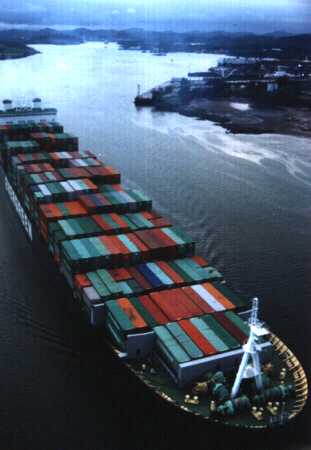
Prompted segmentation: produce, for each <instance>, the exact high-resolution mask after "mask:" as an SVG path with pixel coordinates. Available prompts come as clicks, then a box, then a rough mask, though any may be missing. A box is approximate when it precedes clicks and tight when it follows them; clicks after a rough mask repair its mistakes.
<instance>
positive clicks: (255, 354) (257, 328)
mask: <svg viewBox="0 0 311 450" xmlns="http://www.w3.org/2000/svg"><path fill="white" fill-rule="evenodd" d="M248 323H249V326H250V334H249V338H248V341H247V343H246V344H245V345H244V346H243V350H244V354H243V357H242V360H241V363H240V367H239V370H238V372H237V375H236V378H235V381H234V384H233V387H232V391H231V398H234V397H236V396H237V394H238V392H239V390H240V386H241V383H242V380H243V379H244V378H250V377H255V382H256V387H257V389H258V390H262V376H261V367H260V359H259V352H260V347H259V345H258V336H260V335H261V330H262V324H261V323H260V322H259V320H258V298H254V299H253V301H252V312H251V316H250V318H249V321H248ZM250 361H251V362H252V366H250V364H249V363H250ZM249 371H251V375H249V374H248V373H247V372H249Z"/></svg>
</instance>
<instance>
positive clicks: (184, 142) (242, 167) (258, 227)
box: [0, 44, 311, 450]
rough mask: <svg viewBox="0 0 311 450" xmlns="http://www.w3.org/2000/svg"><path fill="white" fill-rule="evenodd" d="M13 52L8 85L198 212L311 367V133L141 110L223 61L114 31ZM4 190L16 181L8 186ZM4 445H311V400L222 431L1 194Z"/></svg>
mask: <svg viewBox="0 0 311 450" xmlns="http://www.w3.org/2000/svg"><path fill="white" fill-rule="evenodd" d="M38 48H40V49H41V50H42V51H43V53H42V55H37V56H35V57H32V58H28V59H25V60H20V61H7V62H2V63H1V65H0V81H1V87H2V96H3V97H7V96H10V97H12V98H16V97H19V98H21V97H22V96H25V97H27V98H29V97H32V96H34V95H40V96H42V97H43V98H44V99H47V101H48V102H49V104H52V105H55V106H57V107H58V108H59V113H60V114H59V115H60V120H61V122H63V123H64V125H65V126H66V128H67V130H69V131H72V132H74V133H76V134H78V135H79V136H80V137H81V148H83V149H87V148H89V149H92V150H94V151H95V152H96V153H98V154H100V155H102V156H103V158H104V160H105V161H107V162H109V163H110V164H113V165H114V166H116V167H118V168H119V169H120V170H121V172H122V174H123V180H124V182H125V183H126V184H127V185H129V186H135V187H139V188H141V189H143V190H144V191H145V192H146V193H147V194H149V195H150V196H151V197H152V198H153V199H154V204H155V206H156V207H157V208H158V209H159V210H160V211H161V212H162V213H163V214H165V215H166V216H168V217H169V218H171V219H172V220H173V221H174V223H176V224H178V225H180V226H182V227H183V228H184V229H185V230H186V231H187V232H188V233H189V234H190V235H191V236H192V237H193V238H194V239H195V240H196V241H197V242H198V250H199V252H200V253H201V254H203V255H205V256H206V257H207V258H208V259H209V261H210V262H211V263H212V264H214V265H215V266H217V267H218V268H219V269H220V270H221V271H222V272H223V273H224V275H225V277H226V279H227V280H228V281H229V283H230V284H231V285H232V286H233V287H234V288H235V289H237V290H238V291H240V292H242V293H243V294H246V295H248V296H254V295H257V296H259V297H260V299H261V314H262V316H263V317H264V318H265V319H266V320H267V321H268V322H269V324H270V325H271V327H272V328H273V330H274V331H275V332H276V333H277V334H279V335H280V337H281V338H282V339H283V340H284V341H285V342H286V343H287V344H288V345H289V347H290V348H291V349H292V350H293V351H294V352H295V353H296V355H297V356H298V358H299V359H300V360H301V362H302V363H303V365H304V367H305V369H306V371H307V374H308V375H309V376H310V374H311V355H310V338H311V331H310V298H311V282H310V273H311V181H310V180H311V177H310V167H311V157H310V151H311V149H310V140H306V139H301V138H293V137H291V138H290V137H284V136H268V135H266V136H231V135H228V134H226V133H225V132H224V131H223V130H222V129H221V128H219V127H216V126H214V125H212V124H209V123H207V122H200V121H196V120H194V119H190V118H185V117H181V116H178V115H176V114H164V113H161V114H160V113H154V112H152V111H150V110H140V111H139V110H138V111H137V110H136V109H135V108H134V107H133V104H132V98H133V95H135V93H136V84H137V83H141V84H142V85H143V86H144V87H145V88H147V87H151V86H153V85H154V84H155V83H159V82H161V81H165V80H166V79H167V78H170V77H171V76H175V75H176V76H181V75H183V74H185V73H186V72H187V71H189V70H200V69H204V68H206V67H209V66H210V65H213V64H214V63H215V61H216V60H217V57H216V56H214V55H213V56H202V55H186V54H181V55H173V56H168V57H156V56H151V55H147V54H140V53H137V52H118V51H117V50H116V49H115V48H114V47H109V48H105V47H104V46H103V45H102V44H92V45H83V46H77V47H53V46H41V47H38ZM1 189H3V187H2V186H1ZM1 198H2V202H1V220H0V342H1V345H0V369H1V370H0V379H1V383H0V399H1V402H0V449H1V450H2V449H3V450H11V449H12V450H17V449H18V450H19V449H25V450H29V449H31V450H37V449H38V450H50V449H51V450H63V449H64V450H71V449H79V450H80V449H81V450H82V449H83V450H99V449H105V450H161V449H175V448H180V449H188V448H193V449H211V450H213V449H224V450H227V449H229V450H231V449H232V450H249V449H253V448H254V449H258V450H270V449H271V450H272V449H273V450H274V449H279V448H282V449H293V450H294V449H295V450H296V449H297V450H299V449H300V450H302V449H303V450H304V449H309V448H311V431H310V412H311V410H310V406H307V408H306V409H305V411H304V413H303V414H301V415H300V416H299V417H298V418H297V420H295V421H294V422H292V423H291V424H290V425H289V426H287V427H286V429H284V430H281V431H280V430H277V431H273V432H272V431H269V432H264V433H247V432H237V431H236V432H234V431H229V430H223V429H222V430H218V429H217V428H215V427H213V426H210V425H209V424H208V423H205V422H202V421H200V420H197V419H194V418H191V417H190V416H188V415H186V414H183V413H179V412H177V411H175V410H174V409H172V408H171V407H170V406H169V405H166V404H165V403H163V402H161V401H160V400H158V399H157V398H155V397H154V396H153V394H152V393H151V392H149V391H147V390H145V389H144V388H142V387H141V386H140V385H139V384H138V383H137V381H136V380H135V379H134V378H133V377H131V376H130V375H127V374H126V373H125V372H124V370H120V366H119V363H118V362H117V361H115V360H114V359H113V358H111V355H110V354H109V352H108V351H107V349H105V348H102V345H101V343H100V342H99V339H98V337H97V336H96V335H94V334H93V333H92V331H91V330H90V328H89V327H88V326H87V324H86V323H85V322H84V321H83V319H82V318H81V316H80V315H79V313H78V312H77V311H76V310H75V308H74V306H73V304H72V301H71V295H70V290H69V288H67V286H66V284H65V282H64V281H63V280H62V278H61V277H60V276H58V274H57V272H56V270H55V269H54V267H53V266H52V265H51V264H49V262H48V261H46V260H45V259H44V258H41V257H40V253H38V252H34V250H33V249H32V247H31V246H30V244H29V243H28V242H27V240H26V238H25V236H24V234H23V233H22V231H21V227H20V225H19V223H18V222H17V220H16V218H15V214H14V212H13V210H12V208H11V206H10V205H9V203H8V202H7V201H5V200H4V196H3V195H2V193H1Z"/></svg>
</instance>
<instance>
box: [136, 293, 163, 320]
mask: <svg viewBox="0 0 311 450" xmlns="http://www.w3.org/2000/svg"><path fill="white" fill-rule="evenodd" d="M138 299H139V300H140V302H141V304H142V305H143V307H144V308H146V310H147V311H148V312H149V313H150V314H151V315H152V317H153V318H154V320H156V321H157V322H158V324H159V325H164V324H166V323H168V322H169V319H168V317H167V316H166V315H165V314H164V313H163V311H161V310H160V308H158V306H157V305H156V304H155V303H154V302H153V301H152V300H151V298H150V296H149V295H142V296H139V297H138Z"/></svg>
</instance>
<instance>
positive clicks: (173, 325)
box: [0, 98, 308, 429]
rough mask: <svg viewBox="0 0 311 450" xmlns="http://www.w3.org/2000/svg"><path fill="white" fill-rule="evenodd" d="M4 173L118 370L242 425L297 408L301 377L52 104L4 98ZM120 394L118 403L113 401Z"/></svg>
mask: <svg viewBox="0 0 311 450" xmlns="http://www.w3.org/2000/svg"><path fill="white" fill-rule="evenodd" d="M3 105H4V106H3V110H2V111H1V112H0V145H1V147H0V149H1V151H0V154H1V171H2V175H3V176H2V177H1V178H2V180H3V182H4V184H5V190H6V192H7V197H8V201H10V202H11V204H12V207H13V208H14V209H15V210H16V214H17V217H18V220H19V221H20V223H21V232H22V228H23V229H24V231H25V238H26V237H28V239H29V241H30V243H31V245H34V246H37V245H40V246H41V247H43V248H44V250H45V253H46V256H47V257H49V258H50V259H51V263H52V261H53V263H54V264H56V265H57V266H58V268H59V271H60V272H61V273H62V274H63V275H64V277H65V279H66V281H67V283H68V284H69V286H70V288H71V290H72V295H73V299H74V302H75V303H76V304H77V307H79V308H80V309H81V311H83V313H84V314H85V316H86V317H87V319H88V320H89V323H90V324H91V325H92V326H93V327H97V329H98V330H97V332H98V333H99V334H100V336H102V337H103V339H104V341H105V342H106V343H107V345H109V346H110V348H111V349H112V350H113V354H114V355H115V357H116V358H119V359H120V361H121V364H122V365H124V376H127V375H128V373H127V370H129V371H131V372H132V373H134V374H135V375H136V377H137V378H138V379H139V380H140V382H142V383H143V384H144V385H145V386H146V387H148V388H149V389H151V390H153V391H154V393H156V394H157V395H159V396H160V397H161V398H162V399H163V401H167V402H169V403H170V404H171V405H172V407H176V408H177V409H181V410H183V411H185V412H188V413H190V414H193V415H196V416H200V417H201V418H202V419H206V420H208V421H210V422H214V423H218V424H222V425H226V426H231V427H241V428H249V429H258V428H268V427H274V426H278V425H282V424H285V423H287V422H288V421H290V420H291V419H293V418H294V417H295V416H297V414H299V413H300V411H302V409H303V407H304V405H305V403H306V400H307V396H308V382H307V379H306V375H305V372H304V370H303V368H302V366H301V364H300V363H299V361H298V360H297V358H296V357H295V355H294V354H293V353H292V352H291V350H290V349H289V348H288V347H287V346H286V345H285V344H284V343H283V342H282V340H281V339H280V338H279V337H278V336H276V335H275V334H274V333H273V332H272V331H271V330H270V329H269V327H268V325H267V324H266V323H265V322H263V321H261V320H260V319H259V314H258V307H259V302H258V299H256V298H254V299H246V298H244V297H242V296H241V295H239V294H238V293H236V292H234V291H233V290H232V289H231V288H230V286H229V285H228V284H227V283H226V282H225V280H224V278H223V276H222V274H221V273H220V272H219V271H218V270H217V269H215V268H214V267H211V266H210V265H209V264H208V262H207V261H206V260H205V259H204V258H203V257H201V256H198V255H196V254H195V243H194V242H193V241H192V239H190V238H189V237H188V236H186V235H185V233H184V232H183V231H182V230H180V229H179V228H177V227H175V226H173V225H172V224H171V223H170V221H169V220H167V219H166V218H164V217H162V216H161V215H160V214H159V213H158V212H157V211H155V210H154V209H153V207H152V201H151V200H150V199H149V198H148V197H146V195H144V193H142V192H140V191H139V190H136V189H126V188H124V187H123V186H122V185H121V184H120V182H121V177H120V173H119V172H118V171H117V170H116V169H114V168H113V167H111V166H110V165H107V164H105V163H104V162H102V161H100V160H99V159H98V158H97V157H96V155H94V154H93V153H92V152H90V151H79V146H78V138H77V137H76V136H74V135H72V134H68V133H65V132H64V129H63V126H62V125H60V124H59V123H58V122H57V110H56V109H54V108H42V105H41V100H40V99H38V98H37V99H34V102H33V106H32V107H30V108H15V107H14V106H13V104H12V101H11V100H5V101H4V102H3ZM120 400H121V399H120Z"/></svg>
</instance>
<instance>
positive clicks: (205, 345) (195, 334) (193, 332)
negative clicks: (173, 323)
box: [179, 320, 217, 355]
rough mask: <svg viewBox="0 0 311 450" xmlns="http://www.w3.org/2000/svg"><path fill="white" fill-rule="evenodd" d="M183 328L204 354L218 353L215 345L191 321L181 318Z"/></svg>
mask: <svg viewBox="0 0 311 450" xmlns="http://www.w3.org/2000/svg"><path fill="white" fill-rule="evenodd" d="M179 325H180V326H181V328H182V329H183V330H184V331H185V332H186V333H187V334H188V336H189V337H190V338H191V339H192V340H193V342H194V343H195V344H196V345H197V346H198V347H199V349H200V350H201V351H202V352H203V353H204V355H214V354H215V353H217V350H216V349H215V347H213V346H212V344H211V343H210V342H209V341H208V340H207V339H206V338H205V337H204V336H203V334H202V333H200V331H199V330H198V329H197V328H196V327H195V326H194V325H193V324H192V323H191V322H190V321H189V320H181V321H180V322H179Z"/></svg>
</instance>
